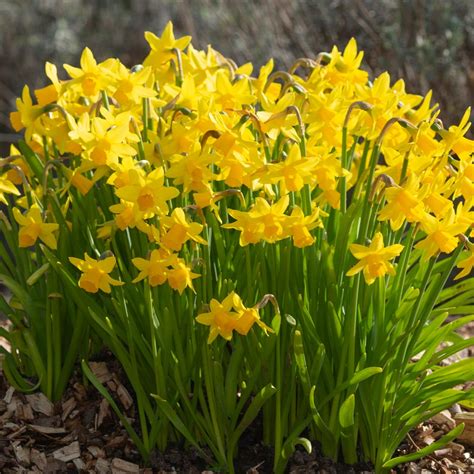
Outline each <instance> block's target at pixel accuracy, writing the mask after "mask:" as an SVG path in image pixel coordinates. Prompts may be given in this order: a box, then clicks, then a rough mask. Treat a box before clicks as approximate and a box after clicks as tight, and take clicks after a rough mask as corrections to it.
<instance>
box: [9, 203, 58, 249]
mask: <svg viewBox="0 0 474 474" xmlns="http://www.w3.org/2000/svg"><path fill="white" fill-rule="evenodd" d="M13 216H14V217H15V220H16V221H17V222H18V224H20V226H21V228H20V232H19V234H18V240H19V246H20V247H31V246H32V245H34V244H35V242H36V241H37V240H38V238H39V239H40V240H41V241H42V242H44V243H45V244H46V245H47V246H48V247H50V248H52V249H56V248H57V242H56V237H55V236H54V234H53V232H55V231H57V230H58V229H59V225H58V224H47V223H45V222H43V218H42V216H41V211H40V209H39V207H38V205H37V204H33V205H32V206H31V208H30V210H29V211H28V212H27V213H26V214H25V215H24V214H22V213H21V212H20V210H19V209H17V208H14V209H13Z"/></svg>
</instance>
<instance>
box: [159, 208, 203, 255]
mask: <svg viewBox="0 0 474 474" xmlns="http://www.w3.org/2000/svg"><path fill="white" fill-rule="evenodd" d="M161 223H162V225H163V228H164V229H166V232H165V233H164V234H163V236H162V237H161V244H162V245H164V246H165V247H166V248H168V249H170V250H174V251H176V252H179V251H180V250H181V247H182V246H183V244H184V243H185V242H187V241H188V240H194V241H195V242H197V243H199V244H203V245H206V244H207V242H206V241H205V240H204V239H203V238H202V237H200V236H199V235H198V234H200V233H201V231H202V229H203V227H204V226H203V225H202V224H198V223H197V222H188V221H187V220H186V216H185V214H184V210H183V208H181V207H177V208H176V209H174V210H173V212H172V213H171V216H163V217H162V218H161Z"/></svg>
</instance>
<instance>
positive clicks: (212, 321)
mask: <svg viewBox="0 0 474 474" xmlns="http://www.w3.org/2000/svg"><path fill="white" fill-rule="evenodd" d="M209 306H210V308H209V309H210V311H209V312H207V313H201V314H200V315H198V316H197V317H196V321H197V322H198V323H201V324H204V325H205V326H210V331H209V337H208V339H207V343H208V344H211V343H212V342H213V341H214V340H215V339H216V337H217V336H221V337H223V338H224V339H226V340H227V341H230V340H231V339H232V332H233V331H234V330H235V331H237V332H238V333H239V334H242V335H243V336H245V335H247V334H248V332H249V331H250V329H251V328H252V326H253V325H254V323H257V324H258V325H259V326H260V327H261V328H262V329H263V330H264V331H265V333H268V331H269V332H273V331H272V329H271V328H270V327H268V326H267V325H266V324H265V323H264V322H263V321H262V320H261V319H260V315H259V314H258V306H254V307H252V308H247V307H245V306H244V304H243V303H242V300H241V299H240V296H239V295H238V294H237V293H235V292H234V291H232V292H231V293H230V294H229V295H227V296H226V297H225V298H224V300H223V301H222V303H219V301H217V300H216V299H214V298H213V299H212V300H211V303H210V305H209ZM233 310H235V311H233Z"/></svg>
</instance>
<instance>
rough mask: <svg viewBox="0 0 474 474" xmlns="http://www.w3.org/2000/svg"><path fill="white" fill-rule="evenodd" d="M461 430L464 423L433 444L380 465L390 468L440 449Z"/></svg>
mask: <svg viewBox="0 0 474 474" xmlns="http://www.w3.org/2000/svg"><path fill="white" fill-rule="evenodd" d="M463 430H464V423H461V424H460V425H458V426H456V428H454V429H453V430H451V431H450V432H449V433H448V434H446V435H444V436H443V437H442V438H440V439H439V440H438V441H436V442H434V443H433V444H430V445H429V446H426V447H425V448H423V449H420V450H419V451H417V452H416V453H411V454H406V455H405V456H398V457H396V458H393V459H390V461H387V462H386V463H385V464H384V465H383V466H382V467H383V468H385V469H391V468H392V467H395V466H397V465H398V464H401V463H404V462H409V461H415V460H416V459H420V458H422V457H424V456H428V455H429V454H431V453H433V452H435V451H436V450H437V449H440V448H442V447H443V446H445V445H446V444H448V443H449V442H450V441H452V440H453V439H455V438H457V437H458V436H459V435H460V434H461V433H462V432H463Z"/></svg>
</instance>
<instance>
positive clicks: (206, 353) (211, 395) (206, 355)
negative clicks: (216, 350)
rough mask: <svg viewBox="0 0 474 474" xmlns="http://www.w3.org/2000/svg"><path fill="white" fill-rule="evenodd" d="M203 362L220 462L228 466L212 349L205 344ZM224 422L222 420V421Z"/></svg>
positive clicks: (230, 468) (208, 402) (230, 470)
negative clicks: (220, 426) (218, 406)
mask: <svg viewBox="0 0 474 474" xmlns="http://www.w3.org/2000/svg"><path fill="white" fill-rule="evenodd" d="M201 352H202V362H203V372H204V385H205V387H206V395H207V404H208V407H209V413H210V417H211V421H212V428H213V431H214V438H215V441H216V445H217V449H218V452H217V453H216V454H217V455H218V461H219V463H221V464H222V465H225V464H226V459H227V456H226V451H225V448H224V440H223V436H222V433H221V430H220V428H219V419H218V416H217V406H216V399H215V389H214V381H213V376H212V368H211V360H210V358H211V354H210V348H209V345H208V344H204V345H203V348H202V351H201ZM221 421H222V420H221ZM227 469H229V472H230V473H231V474H232V473H233V472H234V466H233V465H231V466H227Z"/></svg>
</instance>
